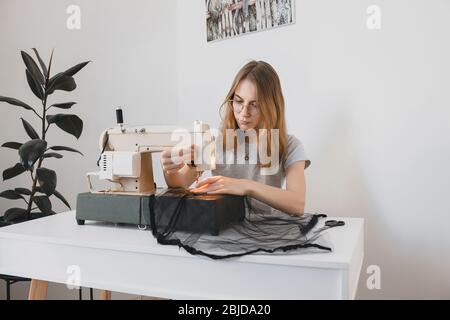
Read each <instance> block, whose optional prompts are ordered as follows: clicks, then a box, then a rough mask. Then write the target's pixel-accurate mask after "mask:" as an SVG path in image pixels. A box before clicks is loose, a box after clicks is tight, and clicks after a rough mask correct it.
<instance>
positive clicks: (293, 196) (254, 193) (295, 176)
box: [248, 161, 306, 215]
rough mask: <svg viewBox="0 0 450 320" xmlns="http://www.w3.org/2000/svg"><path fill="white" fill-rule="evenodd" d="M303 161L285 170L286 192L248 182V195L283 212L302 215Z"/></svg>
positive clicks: (303, 200)
mask: <svg viewBox="0 0 450 320" xmlns="http://www.w3.org/2000/svg"><path fill="white" fill-rule="evenodd" d="M304 170H305V161H298V162H295V163H294V164H292V165H290V166H289V167H288V169H287V170H286V190H284V189H281V188H277V187H272V186H268V185H266V184H263V183H261V182H257V181H253V180H250V181H249V184H250V188H249V192H248V195H249V196H250V197H252V198H255V199H257V200H259V201H261V202H264V203H266V204H268V205H270V206H271V207H273V208H275V209H278V210H281V211H283V212H286V213H289V214H293V215H294V214H295V215H302V214H303V213H304V211H305V195H306V182H305V173H304Z"/></svg>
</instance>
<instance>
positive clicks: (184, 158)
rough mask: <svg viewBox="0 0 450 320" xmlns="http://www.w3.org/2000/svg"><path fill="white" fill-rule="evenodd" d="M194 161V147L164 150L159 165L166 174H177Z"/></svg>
mask: <svg viewBox="0 0 450 320" xmlns="http://www.w3.org/2000/svg"><path fill="white" fill-rule="evenodd" d="M193 159H194V145H193V144H191V145H190V146H186V147H174V148H170V149H167V150H164V151H163V152H162V153H161V164H162V167H163V170H164V171H165V172H167V173H175V172H178V170H180V169H181V168H183V167H184V166H185V163H190V162H191V161H192V160H193Z"/></svg>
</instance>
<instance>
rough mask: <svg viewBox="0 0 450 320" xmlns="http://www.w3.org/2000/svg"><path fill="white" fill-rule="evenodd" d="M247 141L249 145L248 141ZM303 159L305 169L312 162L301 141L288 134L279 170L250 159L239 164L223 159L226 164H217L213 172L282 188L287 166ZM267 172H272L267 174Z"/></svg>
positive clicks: (217, 174) (215, 174)
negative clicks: (270, 168) (262, 165)
mask: <svg viewBox="0 0 450 320" xmlns="http://www.w3.org/2000/svg"><path fill="white" fill-rule="evenodd" d="M245 143H246V144H247V145H249V143H248V142H245ZM216 150H217V149H216ZM245 155H248V154H245ZM224 158H225V156H224ZM301 160H305V169H306V168H308V167H309V165H310V164H311V161H310V160H309V158H308V156H307V154H306V151H305V148H304V147H303V144H302V143H301V141H300V140H299V139H297V138H296V137H295V136H293V135H291V134H288V135H287V148H286V153H285V156H284V157H283V158H282V160H281V163H280V164H279V166H278V170H271V171H272V172H270V171H267V169H263V168H260V167H259V166H258V165H257V164H251V163H249V161H245V164H237V163H236V162H237V161H235V162H234V163H229V162H226V161H223V162H224V164H216V169H215V170H212V171H211V174H212V175H213V176H225V177H230V178H237V179H250V180H254V181H258V182H261V183H264V184H266V185H269V186H273V187H278V188H281V187H282V186H283V184H284V180H285V177H286V170H287V168H288V167H289V166H290V165H292V164H293V163H295V162H297V161H301ZM253 163H254V162H253ZM264 170H266V171H264ZM267 172H270V174H267Z"/></svg>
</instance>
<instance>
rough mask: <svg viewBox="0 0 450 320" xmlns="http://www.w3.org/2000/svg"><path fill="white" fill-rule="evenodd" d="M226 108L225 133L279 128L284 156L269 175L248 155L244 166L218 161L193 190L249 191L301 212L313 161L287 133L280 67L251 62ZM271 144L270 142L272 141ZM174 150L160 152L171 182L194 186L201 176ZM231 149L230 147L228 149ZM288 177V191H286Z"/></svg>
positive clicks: (292, 211) (277, 206) (267, 202)
mask: <svg viewBox="0 0 450 320" xmlns="http://www.w3.org/2000/svg"><path fill="white" fill-rule="evenodd" d="M222 107H224V108H225V109H224V110H222V111H224V118H223V119H222V123H221V132H225V131H226V130H227V129H228V130H230V129H232V130H234V131H236V132H238V131H239V132H247V131H250V130H255V131H257V132H260V131H263V130H261V129H267V131H268V132H270V129H277V132H278V139H277V141H274V142H275V147H276V148H278V150H277V151H278V154H279V159H276V160H278V161H277V162H278V163H279V166H278V170H276V172H275V173H272V174H269V175H267V174H263V173H262V172H263V170H264V166H263V165H261V164H260V163H256V164H251V163H249V162H248V156H246V157H245V160H246V161H245V163H244V164H242V163H241V164H233V163H231V164H229V163H224V164H217V165H216V169H215V170H212V172H211V173H212V176H211V177H208V178H205V179H203V180H201V181H200V182H198V183H197V184H196V185H195V188H193V189H191V192H193V193H208V194H217V193H220V194H235V195H246V196H249V197H250V198H251V199H256V202H257V203H262V204H264V205H266V206H269V207H272V208H275V209H278V210H280V211H282V212H285V213H287V214H290V215H302V214H303V213H304V209H305V193H306V183H305V175H304V170H305V169H306V168H307V167H308V166H309V165H310V160H309V159H308V157H307V155H306V153H305V150H304V148H303V145H302V143H301V142H300V141H299V140H298V139H297V138H296V137H294V136H293V135H290V134H287V133H286V120H285V115H284V114H285V112H284V109H285V108H284V98H283V94H282V90H281V84H280V80H279V78H278V75H277V73H276V71H275V70H274V69H273V68H272V66H271V65H269V64H268V63H266V62H264V61H251V62H249V63H247V64H246V65H245V66H244V67H242V69H241V70H239V72H238V73H237V75H236V77H235V79H234V81H233V84H232V85H231V88H230V90H229V92H228V94H227V96H226V99H225V102H224V104H223V105H222ZM225 136H226V135H225V134H223V137H225ZM270 137H271V134H268V135H267V138H268V139H269V140H270ZM237 141H238V139H235V140H234V147H235V148H234V150H231V152H234V153H235V155H236V154H237V153H236V150H237V149H236V143H239V142H237ZM244 141H245V140H244ZM241 143H242V142H241ZM244 143H247V142H246V141H245V142H244ZM259 143H261V141H260V139H258V144H259ZM266 145H268V146H270V145H271V143H270V141H269V142H268V143H267V144H266ZM219 147H220V146H219ZM241 150H242V149H241ZM172 151H173V150H167V151H164V152H163V153H162V154H161V163H162V166H163V171H164V177H165V180H166V182H167V185H168V186H169V187H184V188H189V187H190V186H191V185H192V184H193V182H194V181H195V180H196V178H197V177H196V171H195V168H193V167H191V166H188V165H186V164H185V163H184V162H183V161H181V162H180V161H177V160H176V159H175V157H174V158H172V154H174V152H172ZM272 151H273V150H272ZM192 152H193V146H191V147H190V148H189V147H188V148H184V149H183V150H182V151H181V153H180V154H182V153H183V154H184V155H189V156H192ZM226 152H230V150H228V149H226V150H225V153H226ZM238 163H239V162H238ZM284 179H285V181H286V189H282V185H283V181H284Z"/></svg>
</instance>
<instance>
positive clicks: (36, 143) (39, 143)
mask: <svg viewBox="0 0 450 320" xmlns="http://www.w3.org/2000/svg"><path fill="white" fill-rule="evenodd" d="M46 148H47V142H46V141H45V140H41V139H33V140H30V141H28V142H25V143H24V144H23V145H22V146H21V147H20V149H19V156H20V163H21V164H22V166H23V167H24V168H25V169H26V170H29V169H31V167H32V166H33V165H34V163H35V162H36V161H37V160H38V159H39V158H40V157H42V155H43V154H44V152H45V150H46Z"/></svg>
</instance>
